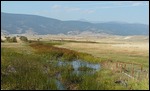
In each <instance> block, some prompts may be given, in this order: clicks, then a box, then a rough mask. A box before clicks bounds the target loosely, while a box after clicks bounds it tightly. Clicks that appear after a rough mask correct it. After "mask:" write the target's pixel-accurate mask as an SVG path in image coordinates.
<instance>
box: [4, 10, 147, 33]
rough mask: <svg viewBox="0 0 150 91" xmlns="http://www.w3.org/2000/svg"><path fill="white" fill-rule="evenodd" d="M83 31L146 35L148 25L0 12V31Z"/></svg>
mask: <svg viewBox="0 0 150 91" xmlns="http://www.w3.org/2000/svg"><path fill="white" fill-rule="evenodd" d="M85 31H91V32H94V33H107V34H113V35H148V34H149V25H145V24H130V23H117V22H106V23H105V22H103V23H90V22H86V21H78V20H77V21H75V20H74V21H73V20H72V21H61V20H58V19H53V18H47V17H43V16H38V15H26V14H11V13H2V12H1V32H7V33H10V34H22V33H28V32H30V33H37V34H60V33H63V34H69V33H70V32H71V33H75V34H79V33H82V32H85Z"/></svg>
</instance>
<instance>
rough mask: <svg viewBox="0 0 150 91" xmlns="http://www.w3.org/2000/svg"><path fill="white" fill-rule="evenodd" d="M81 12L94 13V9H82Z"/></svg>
mask: <svg viewBox="0 0 150 91" xmlns="http://www.w3.org/2000/svg"><path fill="white" fill-rule="evenodd" d="M83 12H84V13H86V14H91V13H94V12H95V11H94V10H83Z"/></svg>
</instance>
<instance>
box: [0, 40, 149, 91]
mask: <svg viewBox="0 0 150 91" xmlns="http://www.w3.org/2000/svg"><path fill="white" fill-rule="evenodd" d="M43 40H44V38H43ZM64 40H65V39H64ZM66 40H67V39H66ZM85 40H87V39H82V40H81V41H80V42H78V41H76V40H70V41H68V40H67V41H63V40H61V41H48V40H45V41H43V42H33V43H24V42H23V43H22V42H19V43H1V45H2V46H1V79H2V80H1V87H2V89H8V90H36V89H37V90H43V89H45V90H59V89H60V88H58V87H57V84H56V80H57V79H58V80H59V81H60V82H61V83H62V84H63V85H64V86H65V88H66V89H67V90H120V89H122V90H131V89H134V90H139V89H141V90H143V89H149V82H148V80H149V78H146V79H142V80H134V79H131V78H126V77H125V76H124V75H123V74H122V73H118V72H114V71H113V70H111V69H110V68H111V64H112V63H111V62H110V65H109V64H107V65H106V66H103V65H102V64H103V63H105V62H107V61H109V60H111V61H112V62H113V63H114V62H117V61H122V62H133V63H139V64H142V65H143V67H144V70H148V69H149V64H148V63H149V55H148V50H149V48H148V41H146V42H145V41H144V42H143V41H134V42H133V40H132V41H131V40H126V41H123V40H120V39H119V40H118V39H109V38H108V39H94V40H95V41H94V42H91V41H92V40H93V39H91V40H90V39H88V40H89V41H90V42H87V41H85ZM83 41H85V42H83ZM82 42H83V43H82ZM60 58H61V60H64V61H72V60H74V59H82V60H84V61H87V62H91V63H100V64H101V69H100V70H99V71H97V72H96V73H94V74H93V75H89V74H82V75H77V74H73V73H71V72H72V71H73V69H72V66H71V65H67V66H57V65H56V64H57V60H58V59H60ZM80 69H81V70H89V68H86V67H81V68H80ZM58 74H61V76H60V77H57V75H58ZM118 80H119V81H123V82H121V83H115V82H116V81H118ZM124 83H125V84H124Z"/></svg>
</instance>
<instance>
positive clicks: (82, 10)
mask: <svg viewBox="0 0 150 91" xmlns="http://www.w3.org/2000/svg"><path fill="white" fill-rule="evenodd" d="M1 12H5V13H17V14H33V15H40V16H45V17H50V18H55V19H60V20H79V19H86V20H88V21H102V22H108V21H120V22H128V23H143V24H149V2H148V1H1Z"/></svg>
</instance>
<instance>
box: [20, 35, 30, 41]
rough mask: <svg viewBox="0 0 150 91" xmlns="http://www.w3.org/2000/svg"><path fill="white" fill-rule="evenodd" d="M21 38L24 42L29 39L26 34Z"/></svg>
mask: <svg viewBox="0 0 150 91" xmlns="http://www.w3.org/2000/svg"><path fill="white" fill-rule="evenodd" d="M20 40H22V41H24V42H27V41H28V38H27V37H25V36H20Z"/></svg>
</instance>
